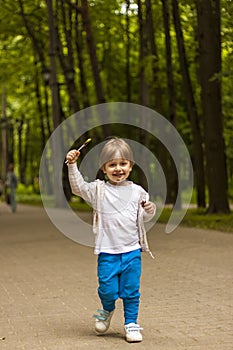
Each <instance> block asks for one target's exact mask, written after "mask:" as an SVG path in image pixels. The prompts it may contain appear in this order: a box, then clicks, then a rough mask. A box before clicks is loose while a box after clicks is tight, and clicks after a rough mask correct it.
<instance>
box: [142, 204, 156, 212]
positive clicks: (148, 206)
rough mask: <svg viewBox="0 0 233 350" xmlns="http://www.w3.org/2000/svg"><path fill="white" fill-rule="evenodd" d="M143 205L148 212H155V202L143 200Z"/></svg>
mask: <svg viewBox="0 0 233 350" xmlns="http://www.w3.org/2000/svg"><path fill="white" fill-rule="evenodd" d="M141 205H142V207H143V208H144V210H145V211H146V212H147V213H148V214H154V211H155V205H154V203H152V202H146V201H142V202H141Z"/></svg>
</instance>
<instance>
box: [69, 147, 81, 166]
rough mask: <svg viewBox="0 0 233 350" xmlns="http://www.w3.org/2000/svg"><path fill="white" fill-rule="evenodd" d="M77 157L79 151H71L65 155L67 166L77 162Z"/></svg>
mask: <svg viewBox="0 0 233 350" xmlns="http://www.w3.org/2000/svg"><path fill="white" fill-rule="evenodd" d="M79 155H80V152H79V151H76V149H72V150H71V151H69V152H68V153H67V155H66V159H67V161H68V163H69V164H74V163H76V162H77V160H78V157H79Z"/></svg>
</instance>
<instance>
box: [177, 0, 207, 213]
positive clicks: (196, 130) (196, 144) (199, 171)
mask: <svg viewBox="0 0 233 350" xmlns="http://www.w3.org/2000/svg"><path fill="white" fill-rule="evenodd" d="M172 10H173V11H172V12H173V21H174V26H175V31H176V40H177V46H178V52H179V60H180V67H181V74H182V78H183V84H184V93H185V97H186V102H187V108H188V117H189V120H190V124H191V129H192V142H193V158H194V171H195V175H196V187H197V205H198V207H205V206H206V203H205V175H204V159H203V158H204V156H203V149H202V135H201V130H200V125H199V117H198V113H197V106H196V101H195V97H194V93H193V87H192V82H191V78H190V74H189V69H188V62H187V57H186V50H185V44H184V36H183V30H182V27H181V21H180V14H179V6H178V1H177V0H172Z"/></svg>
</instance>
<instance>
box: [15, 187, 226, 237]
mask: <svg viewBox="0 0 233 350" xmlns="http://www.w3.org/2000/svg"><path fill="white" fill-rule="evenodd" d="M17 201H18V202H19V203H23V204H28V205H35V206H42V201H41V197H40V195H36V194H28V195H25V194H24V195H21V194H18V195H17ZM70 206H71V208H72V209H73V210H77V211H82V212H85V211H90V210H91V208H90V207H89V206H88V205H87V204H86V203H84V202H81V201H80V200H78V199H76V198H75V199H74V201H72V202H71V203H70ZM171 212H172V209H171V208H164V209H163V211H162V213H161V215H160V217H159V219H158V222H160V223H167V222H168V219H169V217H170V215H171ZM181 225H182V226H187V227H197V228H202V229H210V230H218V231H224V232H231V233H233V212H232V211H231V213H230V214H206V213H205V210H204V209H189V210H188V211H187V213H186V215H185V217H184V218H183V220H182V222H181Z"/></svg>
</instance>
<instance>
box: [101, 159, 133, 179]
mask: <svg viewBox="0 0 233 350" xmlns="http://www.w3.org/2000/svg"><path fill="white" fill-rule="evenodd" d="M131 170H132V165H131V162H130V161H129V160H127V159H123V158H116V159H112V160H110V161H109V162H107V163H105V164H104V166H103V172H104V174H106V175H107V177H108V179H109V182H110V183H111V184H112V185H117V184H119V185H120V184H123V182H124V181H125V180H126V179H127V178H128V177H129V174H130V172H131Z"/></svg>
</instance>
